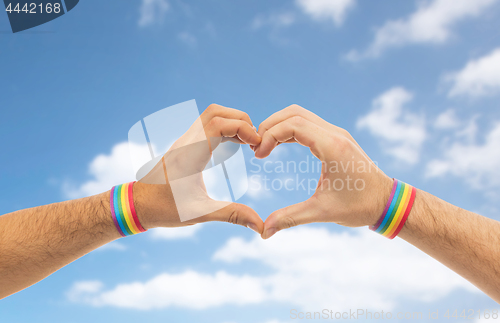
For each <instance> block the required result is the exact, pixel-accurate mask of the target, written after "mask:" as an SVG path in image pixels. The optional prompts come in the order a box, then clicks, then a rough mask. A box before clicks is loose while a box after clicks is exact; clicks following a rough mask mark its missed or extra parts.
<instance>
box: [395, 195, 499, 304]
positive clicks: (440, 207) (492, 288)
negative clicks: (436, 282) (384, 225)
mask: <svg viewBox="0 0 500 323" xmlns="http://www.w3.org/2000/svg"><path fill="white" fill-rule="evenodd" d="M399 237H401V238H402V239H404V240H406V241H407V242H409V243H411V244H413V245H414V246H416V247H417V248H419V249H420V250H422V251H424V252H425V253H427V254H428V255H430V256H431V257H433V258H435V259H437V260H438V261H440V262H441V263H443V264H444V265H446V266H447V267H449V268H450V269H452V270H453V271H455V272H457V273H458V274H460V275H461V276H462V277H464V278H465V279H467V280H469V281H470V282H471V283H473V284H474V285H476V286H477V287H478V288H479V289H481V290H482V291H483V292H485V293H486V294H488V295H489V296H490V297H491V298H493V299H494V300H495V301H497V302H500V222H497V221H494V220H492V219H489V218H486V217H483V216H480V215H478V214H475V213H473V212H469V211H466V210H463V209H461V208H459V207H456V206H454V205H451V204H449V203H447V202H445V201H443V200H441V199H439V198H437V197H435V196H433V195H431V194H429V193H427V192H424V191H421V190H418V192H417V195H416V198H415V203H414V205H413V209H412V211H411V213H410V216H409V217H408V220H407V222H406V224H405V226H404V227H403V230H402V231H401V232H400V234H399Z"/></svg>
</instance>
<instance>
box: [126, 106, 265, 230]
mask: <svg viewBox="0 0 500 323" xmlns="http://www.w3.org/2000/svg"><path fill="white" fill-rule="evenodd" d="M227 140H229V141H232V142H236V143H239V144H250V145H253V146H255V145H258V144H259V143H260V141H261V137H260V135H259V134H258V133H257V132H256V129H255V127H253V124H252V121H251V120H250V117H249V116H248V115H247V114H246V113H244V112H241V111H238V110H235V109H230V108H226V107H222V106H219V105H215V104H212V105H210V106H209V107H208V108H207V109H206V110H205V111H204V112H203V113H202V114H201V116H200V117H199V119H198V120H196V122H195V123H194V124H193V125H192V126H191V127H190V129H189V130H188V131H187V132H186V133H185V134H184V135H183V136H182V137H180V138H179V139H178V140H177V141H176V142H175V143H174V144H173V145H172V147H171V148H170V149H169V151H168V152H167V153H166V154H165V155H164V156H163V158H161V160H160V161H159V162H158V163H157V164H156V165H155V166H154V167H153V169H152V170H151V171H150V172H149V173H148V174H147V175H146V176H145V177H144V178H143V179H141V180H140V181H139V182H137V183H136V184H135V185H134V202H135V204H136V208H137V212H138V215H139V217H140V220H141V223H142V224H143V226H144V227H145V228H152V227H179V226H186V225H192V224H196V223H201V222H208V221H223V222H231V223H235V224H240V225H243V226H246V227H249V228H251V229H252V230H254V231H256V232H258V233H262V230H263V227H264V224H263V222H262V219H261V218H260V217H259V216H258V214H257V213H256V212H255V211H254V210H253V209H251V208H250V207H248V206H245V205H242V204H238V203H231V202H224V201H215V200H213V199H211V198H210V197H209V196H208V194H207V191H206V188H205V184H204V181H203V176H202V173H201V172H202V171H203V169H205V167H206V165H207V163H208V162H209V161H210V157H211V155H212V152H213V151H214V150H215V148H216V147H217V146H218V145H219V144H220V143H221V142H224V141H227ZM186 214H187V215H189V218H190V219H191V220H188V221H181V220H183V216H184V217H185V216H186Z"/></svg>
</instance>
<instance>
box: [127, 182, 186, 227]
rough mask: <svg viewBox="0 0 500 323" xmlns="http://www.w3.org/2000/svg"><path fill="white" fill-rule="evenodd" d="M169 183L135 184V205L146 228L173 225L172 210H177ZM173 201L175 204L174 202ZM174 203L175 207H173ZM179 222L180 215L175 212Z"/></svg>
mask: <svg viewBox="0 0 500 323" xmlns="http://www.w3.org/2000/svg"><path fill="white" fill-rule="evenodd" d="M169 188H170V187H169V185H168V184H167V185H164V184H144V183H141V182H137V183H135V184H134V205H135V209H136V212H137V216H138V218H139V221H140V222H141V224H142V226H143V227H144V229H152V228H157V227H166V226H172V225H171V223H170V222H172V221H173V220H172V219H171V218H173V217H174V216H173V214H170V213H171V212H172V210H174V213H176V212H175V202H174V201H173V196H171V195H172V194H171V193H170V189H169ZM172 203H173V204H172ZM172 205H174V207H172ZM175 215H176V217H174V218H175V219H177V222H179V220H178V219H179V217H178V216H177V213H176V214H175Z"/></svg>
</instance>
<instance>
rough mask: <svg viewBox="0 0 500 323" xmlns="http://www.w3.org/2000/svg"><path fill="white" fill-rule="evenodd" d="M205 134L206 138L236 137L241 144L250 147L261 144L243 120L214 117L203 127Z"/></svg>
mask: <svg viewBox="0 0 500 323" xmlns="http://www.w3.org/2000/svg"><path fill="white" fill-rule="evenodd" d="M205 133H206V136H207V138H214V137H230V138H231V137H237V138H238V139H240V140H241V141H242V142H243V143H245V144H250V145H258V144H260V142H261V138H260V136H259V135H258V134H257V132H256V131H255V130H254V128H253V127H252V126H251V125H250V124H248V122H246V121H243V120H234V119H226V118H221V117H214V118H212V120H210V122H209V123H208V124H207V125H206V126H205Z"/></svg>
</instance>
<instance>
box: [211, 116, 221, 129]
mask: <svg viewBox="0 0 500 323" xmlns="http://www.w3.org/2000/svg"><path fill="white" fill-rule="evenodd" d="M222 123H223V118H221V117H213V118H212V119H211V120H210V122H209V123H208V125H209V126H210V127H212V128H217V127H220V126H221V125H222Z"/></svg>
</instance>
